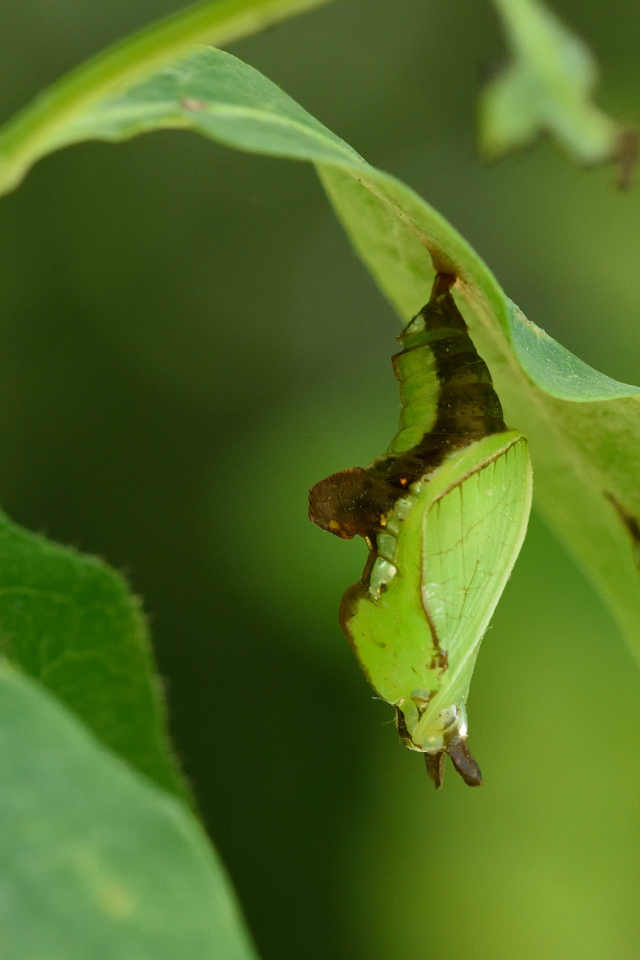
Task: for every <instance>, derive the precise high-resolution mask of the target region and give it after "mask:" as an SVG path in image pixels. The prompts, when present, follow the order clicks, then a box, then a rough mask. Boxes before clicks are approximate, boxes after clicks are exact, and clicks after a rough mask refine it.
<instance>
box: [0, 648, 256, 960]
mask: <svg viewBox="0 0 640 960" xmlns="http://www.w3.org/2000/svg"><path fill="white" fill-rule="evenodd" d="M0 769H1V770H2V790H0V822H1V823H2V830H0V931H1V942H2V947H1V955H2V958H3V960H116V958H118V960H255V953H254V950H253V947H252V945H251V944H250V942H249V940H248V938H247V936H246V934H245V933H244V930H243V927H242V922H241V919H240V916H239V913H238V910H237V906H236V903H235V900H234V897H233V894H232V893H231V891H230V889H229V885H228V882H227V879H226V876H225V874H224V871H223V869H222V867H221V865H220V864H219V862H218V861H217V859H216V856H215V854H214V852H213V851H212V850H211V847H210V846H209V844H208V842H207V839H206V837H205V835H204V833H203V831H202V828H201V827H200V825H199V824H198V823H197V821H196V820H195V818H194V817H193V815H192V814H191V813H190V812H189V811H188V810H187V808H186V807H185V806H184V804H182V803H181V802H180V801H179V800H177V799H176V798H175V797H172V796H171V795H170V794H168V793H166V792H165V791H164V790H160V789H159V788H158V787H156V786H155V785H153V784H152V783H150V782H149V781H148V780H147V779H146V778H145V777H141V776H139V775H138V774H136V773H135V772H134V771H132V770H131V769H130V768H129V767H128V766H127V765H126V764H124V763H123V762H122V761H120V760H119V759H118V758H117V757H116V756H114V755H113V754H112V753H110V752H109V751H107V750H105V749H104V748H103V747H102V746H101V745H100V744H99V743H98V741H97V740H96V739H95V738H94V737H93V736H92V735H90V734H89V733H88V732H87V731H86V729H85V728H84V727H82V726H81V724H80V723H78V722H77V720H76V719H75V718H74V717H73V716H72V714H71V713H70V712H69V711H68V710H66V709H65V708H64V707H62V706H61V705H60V704H59V703H57V702H56V701H55V699H54V698H53V697H52V696H51V695H50V694H48V693H47V692H46V691H44V690H43V689H42V688H41V687H40V686H39V685H38V684H36V683H35V682H34V681H32V680H29V679H28V678H26V677H24V676H22V675H21V674H19V673H18V671H16V670H14V669H13V668H11V667H9V666H8V665H7V664H6V662H5V661H3V660H2V658H0Z"/></svg>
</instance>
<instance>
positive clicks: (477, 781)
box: [445, 733, 482, 787]
mask: <svg viewBox="0 0 640 960" xmlns="http://www.w3.org/2000/svg"><path fill="white" fill-rule="evenodd" d="M445 749H446V751H447V753H448V754H449V756H450V757H451V762H452V763H453V765H454V767H455V768H456V770H457V771H458V773H459V774H460V776H461V777H462V779H463V780H464V782H465V783H466V784H467V785H468V786H470V787H481V786H482V771H481V769H480V767H479V766H478V764H477V763H476V761H475V760H474V758H473V754H472V753H471V751H470V750H469V747H468V746H467V738H466V737H461V736H460V734H459V733H458V734H455V735H454V736H453V737H451V739H450V740H449V742H448V743H447V745H446V747H445Z"/></svg>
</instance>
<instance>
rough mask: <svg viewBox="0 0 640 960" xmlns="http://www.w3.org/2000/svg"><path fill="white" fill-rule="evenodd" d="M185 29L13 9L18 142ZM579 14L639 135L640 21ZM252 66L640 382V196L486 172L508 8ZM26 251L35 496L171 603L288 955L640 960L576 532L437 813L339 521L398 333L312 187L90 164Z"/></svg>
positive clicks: (565, 336)
mask: <svg viewBox="0 0 640 960" xmlns="http://www.w3.org/2000/svg"><path fill="white" fill-rule="evenodd" d="M175 8H176V7H175V4H173V3H172V2H169V0H156V2H153V3H152V2H150V0H126V2H125V0H111V2H110V3H107V2H106V0H100V2H95V0H93V2H90V0H58V2H55V3H51V2H50V0H21V2H20V3H17V2H15V0H14V2H8V3H5V4H3V11H2V13H3V17H2V20H3V30H2V35H1V36H0V47H1V50H2V55H1V56H0V100H1V106H2V112H3V115H5V116H8V115H9V114H10V113H11V111H12V110H13V109H15V108H17V107H18V106H19V105H21V104H22V103H23V102H24V101H25V100H26V99H28V97H29V96H31V95H32V94H34V93H35V92H36V91H37V90H38V89H39V88H40V87H41V86H42V85H43V84H45V83H47V82H50V81H52V80H53V79H55V78H56V77H57V76H59V75H60V74H61V73H62V72H63V71H65V70H66V69H68V68H70V67H72V66H73V65H75V64H76V63H77V62H78V61H80V60H81V59H83V58H84V57H86V56H88V55H89V54H90V53H92V52H94V51H96V50H98V49H99V48H101V47H102V46H103V45H104V44H106V43H108V42H110V41H113V40H115V39H117V38H119V37H120V36H122V35H123V34H125V33H127V32H129V31H130V30H132V29H134V28H136V27H138V26H142V25H144V24H145V23H146V22H148V21H149V20H151V19H153V18H155V17H157V16H159V15H161V14H163V13H167V12H170V11H171V10H173V9H175ZM555 9H556V10H557V12H558V13H559V14H561V15H562V16H563V17H564V18H565V19H566V20H567V21H568V22H569V23H571V24H572V25H573V26H574V28H575V29H576V30H577V31H578V32H579V33H580V34H581V35H582V36H583V37H584V38H585V39H587V40H588V41H589V42H590V43H591V45H592V47H593V48H594V50H595V52H596V54H597V56H598V58H599V61H600V63H601V67H602V71H603V76H604V82H603V85H602V91H601V96H600V102H601V103H602V104H603V105H604V106H606V107H607V108H608V109H610V110H611V111H612V112H613V113H614V114H615V115H616V116H617V117H619V118H620V119H622V120H624V121H626V122H637V121H638V120H639V119H640V116H639V113H640V110H639V107H638V94H639V93H640V65H639V63H638V58H637V40H636V38H637V36H638V32H639V30H640V7H639V6H638V5H637V4H635V3H632V2H631V0H615V2H614V3H612V4H610V5H602V4H600V3H596V2H595V0H580V2H579V0H565V2H562V3H556V4H555ZM232 52H234V53H236V54H237V55H238V56H240V57H242V58H243V59H245V60H247V61H248V62H249V63H251V64H252V65H254V66H255V67H257V68H258V69H260V70H262V71H263V72H264V73H265V74H266V75H267V76H269V77H270V78H271V79H273V80H275V81H276V82H277V83H279V84H280V85H281V86H282V87H283V88H284V89H285V90H286V91H287V92H288V93H290V94H291V95H292V96H293V97H295V98H296V99H297V100H299V101H300V103H302V105H303V106H304V107H306V108H307V109H308V110H310V112H311V113H313V114H314V115H315V116H317V117H318V118H319V119H320V120H322V121H324V122H325V123H326V124H327V125H328V126H329V127H330V128H331V129H332V130H334V131H335V132H336V133H338V134H339V135H340V136H342V137H344V138H345V139H346V140H347V141H348V142H349V143H351V144H352V145H353V146H354V147H355V148H356V149H357V150H358V151H359V152H361V153H362V154H363V155H364V156H365V157H366V158H367V159H368V160H369V161H371V162H372V163H375V164H376V165H378V166H380V167H382V168H384V169H386V170H389V171H390V172H392V173H394V174H396V175H398V176H400V177H401V178H403V179H405V180H406V181H407V182H408V183H409V184H410V185H411V186H413V187H414V188H416V189H417V190H418V191H419V192H420V193H421V194H423V196H425V198H426V199H427V200H429V201H430V202H431V203H433V204H434V205H435V206H436V207H437V209H439V210H440V211H441V212H442V213H443V214H445V215H446V216H447V217H448V218H449V219H450V220H451V221H452V223H453V224H454V225H455V226H456V227H457V228H458V229H459V230H460V231H461V232H462V233H463V234H464V235H465V236H466V237H467V238H468V239H469V240H470V241H471V242H472V243H473V244H474V245H475V247H476V248H477V250H478V251H479V252H480V254H481V255H482V256H484V258H485V259H486V260H487V262H488V263H489V265H490V266H491V268H492V269H493V270H494V272H495V273H496V274H497V276H498V278H499V280H500V281H501V283H502V284H503V286H504V288H505V290H506V291H507V293H508V294H509V295H510V296H511V297H512V298H513V299H514V300H515V301H516V302H517V303H518V304H519V305H520V306H521V307H522V308H523V309H524V311H525V312H526V313H527V314H528V315H529V316H530V317H531V319H533V320H535V321H536V322H537V323H538V324H540V325H542V326H544V327H545V328H546V329H547V331H548V332H549V333H551V334H552V335H553V336H555V337H556V338H557V339H559V340H560V341H561V342H562V343H564V344H565V346H567V347H569V348H570V349H572V350H573V351H575V352H576V353H578V354H579V356H581V357H582V358H583V359H584V360H586V361H588V362H589V363H591V364H593V365H594V366H596V367H598V368H599V369H601V370H603V371H604V372H606V373H608V374H609V375H611V376H613V377H616V378H618V379H621V380H623V381H627V382H631V383H634V382H635V383H640V326H639V325H638V322H637V307H636V304H637V303H638V302H640V270H639V269H638V254H639V252H640V227H639V214H640V190H639V189H638V188H636V190H635V191H633V192H631V193H630V194H626V195H624V194H619V193H617V192H616V191H615V189H614V187H613V183H612V181H613V176H612V173H611V171H608V170H599V171H595V172H589V173H586V172H584V171H580V170H578V169H576V168H575V167H574V166H572V165H571V164H570V163H569V162H568V161H566V160H565V159H564V158H563V157H562V156H560V155H559V154H558V153H557V151H556V150H555V149H554V148H553V147H552V146H550V145H549V144H546V143H542V144H540V145H538V146H537V147H536V148H535V149H534V150H532V151H529V152H528V153H526V154H524V155H521V156H517V157H514V158H511V159H508V160H506V161H504V162H502V163H500V164H498V165H496V166H492V167H487V166H486V165H484V164H482V163H481V162H480V161H479V160H478V159H477V157H476V154H475V148H474V137H475V115H474V112H475V103H476V98H477V93H478V89H479V86H480V84H481V82H482V78H483V77H484V76H486V75H487V73H488V72H490V71H491V70H492V69H494V68H495V67H496V66H497V65H499V63H500V62H501V60H502V58H503V57H504V48H503V45H502V43H501V40H500V36H499V33H498V30H497V26H496V23H495V22H494V18H493V14H492V11H491V9H490V8H489V5H488V4H487V3H485V2H481V0H463V2H458V3H456V4H451V3H450V2H448V0H393V2H389V0H339V2H337V3H334V4H332V5H329V6H328V7H326V8H323V9H320V10H318V11H316V12H314V13H312V14H308V15H306V16H304V17H300V18H299V19H296V20H293V21H289V22H287V23H285V24H284V25H281V26H279V27H277V28H275V29H273V30H270V31H269V32H267V33H265V34H262V35H259V36H256V37H253V38H251V39H249V40H245V41H243V42H242V43H237V44H235V45H234V47H232ZM0 251H1V252H0V304H1V306H0V446H1V448H2V458H1V459H0V502H1V503H2V506H3V507H4V508H5V509H6V510H7V511H8V512H9V514H10V515H11V516H12V517H13V519H15V520H17V521H19V522H21V523H23V524H25V525H26V526H28V527H30V528H32V529H36V530H39V531H43V532H46V533H47V534H48V535H49V536H51V537H53V538H55V539H56V540H58V541H61V542H62V543H72V544H74V545H76V546H77V547H79V548H80V549H82V550H84V551H87V552H91V553H97V554H100V555H101V556H103V557H105V558H107V559H108V560H109V561H110V562H112V563H113V564H115V565H116V566H117V567H119V568H120V569H123V570H125V572H126V573H127V575H128V576H129V578H130V580H131V582H132V584H133V587H134V589H135V590H136V592H138V593H140V594H141V595H142V596H143V597H144V601H145V605H146V609H147V610H148V612H149V615H150V618H151V622H152V627H153V631H154V636H155V643H156V650H157V655H158V660H159V663H160V669H161V672H162V675H163V677H164V678H165V680H166V689H167V698H168V702H169V707H170V713H171V723H172V728H173V732H174V735H175V739H176V742H177V744H178V749H179V752H180V755H181V757H182V759H183V762H184V764H185V767H186V769H187V771H188V774H189V776H190V778H191V780H192V783H193V785H194V788H195V790H196V791H197V794H198V797H199V800H200V803H201V808H202V810H203V813H204V816H205V818H206V822H207V824H208V826H209V828H210V830H211V833H212V835H213V836H214V838H215V840H216V842H217V844H218V846H219V848H220V850H221V852H222V854H223V856H224V858H225V861H226V863H227V865H228V867H229V870H230V872H231V874H232V877H233V880H234V882H235V884H236V887H237V890H238V892H239V895H240V897H241V899H242V902H243V905H244V909H245V911H246V914H247V917H248V920H249V923H250V926H251V929H252V931H253V933H254V935H255V938H256V940H257V943H258V946H259V948H260V950H261V952H262V956H263V958H264V960H327V958H334V960H346V958H349V960H453V958H460V957H463V958H465V960H485V958H487V960H489V958H491V960H534V958H535V960H542V958H543V960H556V958H557V960H561V958H562V960H573V958H576V960H577V958H580V960H627V958H628V960H632V958H633V960H636V958H637V956H638V939H639V936H638V935H639V933H640V930H639V927H640V911H639V910H638V897H639V894H640V879H639V877H638V873H639V867H638V864H639V863H640V742H639V737H638V732H639V731H640V699H639V697H638V694H639V693H640V672H639V671H638V668H637V666H636V665H635V664H634V663H633V662H632V660H631V657H630V656H629V655H628V653H627V651H626V650H625V648H624V647H623V645H622V641H621V640H620V638H619V636H618V634H617V632H616V629H615V627H614V626H613V624H612V622H611V620H610V618H609V616H608V614H607V612H606V611H605V609H604V608H603V606H602V605H601V603H600V602H599V601H598V599H597V598H596V596H595V595H594V594H593V592H592V590H591V589H590V587H589V586H588V584H587V583H586V582H585V581H584V579H583V578H582V576H581V574H580V573H579V572H578V571H577V570H576V569H575V567H574V566H573V565H572V564H571V562H570V561H569V560H568V559H567V557H566V555H565V554H564V553H563V551H562V549H561V547H560V546H559V545H558V544H557V543H556V542H555V541H554V539H553V538H552V536H551V535H550V533H549V532H548V531H547V530H546V529H545V528H544V527H543V525H542V524H541V523H540V522H539V521H538V520H537V519H536V518H534V520H533V522H532V524H531V530H530V535H529V537H528V540H527V543H526V545H525V548H524V550H523V554H522V557H521V559H520V561H519V562H518V564H517V567H516V570H515V573H514V575H513V578H512V580H511V582H510V584H509V586H508V588H507V591H506V594H505V597H504V600H503V602H502V603H501V605H500V607H499V609H498V613H497V615H496V618H495V623H494V626H493V627H492V629H491V630H490V632H489V634H488V636H487V638H486V641H485V645H484V647H483V650H482V654H481V656H480V660H479V665H478V668H477V671H476V676H475V679H474V683H473V686H472V695H471V700H470V724H471V738H470V743H471V746H472V749H473V751H474V753H475V755H476V756H477V757H478V759H479V761H480V764H481V766H482V769H483V771H484V775H485V786H483V788H482V789H481V790H478V791H471V790H469V789H468V788H466V787H465V786H464V785H463V784H462V782H461V781H460V780H459V779H458V778H457V777H455V775H454V774H453V772H452V770H451V768H449V770H448V775H447V778H446V781H445V786H444V789H443V790H442V791H441V792H440V793H439V794H437V795H436V794H435V792H434V791H433V788H432V785H431V784H430V782H429V781H428V780H427V778H426V774H425V771H424V764H423V763H422V762H421V760H420V758H419V757H417V756H416V755H413V754H410V753H409V752H408V751H406V750H404V749H403V748H401V747H400V746H399V745H398V740H397V736H396V734H395V731H394V728H393V726H392V725H391V723H390V721H391V719H392V718H391V716H390V711H389V710H388V708H386V707H385V705H384V704H381V703H379V702H378V701H375V700H373V699H372V695H371V691H370V690H369V688H368V687H367V684H366V683H365V681H364V679H363V678H362V677H361V676H360V674H359V671H358V668H357V665H356V664H355V662H354V660H353V659H352V656H351V653H350V651H349V649H348V647H347V644H346V642H345V640H344V639H343V637H342V635H341V633H340V630H339V628H338V625H337V605H338V601H339V598H340V595H341V593H342V591H343V589H344V588H345V587H346V586H347V585H348V584H349V583H351V582H352V581H353V580H355V579H357V577H358V575H359V573H360V567H361V565H362V563H363V559H364V548H363V546H362V544H346V543H342V542H339V541H338V540H336V539H334V538H332V537H328V536H326V535H323V534H322V533H321V532H320V531H319V530H318V529H317V528H314V527H312V525H311V524H309V523H308V521H307V519H306V492H307V488H308V487H309V486H310V485H311V484H312V483H314V482H315V481H317V480H319V479H321V478H322V477H324V476H325V475H327V474H328V473H330V472H332V471H334V470H337V469H340V468H342V467H346V466H350V465H353V464H356V463H357V464H364V463H366V462H367V461H368V460H369V459H371V458H372V457H373V456H375V455H377V454H379V453H380V452H381V451H382V450H383V449H384V447H385V446H386V443H387V441H388V439H389V437H390V436H391V435H392V433H393V432H394V429H395V425H396V421H397V413H398V398H397V390H396V384H395V381H394V380H393V376H392V373H391V367H390V364H389V356H390V354H391V353H392V352H393V350H394V346H395V341H394V337H395V335H396V334H397V332H398V331H399V323H398V320H397V318H395V317H394V315H393V313H392V311H391V309H390V307H389V306H388V305H387V304H386V303H385V302H384V300H383V298H382V297H381V295H380V294H379V292H378V291H377V290H376V288H375V287H374V285H373V283H372V281H371V280H370V279H369V277H368V275H367V274H366V272H365V270H364V268H363V267H362V266H361V265H360V263H359V262H358V260H357V259H356V257H355V256H354V254H353V253H352V252H351V250H350V248H349V246H348V244H347V242H346V240H345V238H344V236H343V234H342V233H341V229H340V227H339V226H338V224H337V223H336V222H335V220H334V218H333V215H332V213H331V211H330V209H329V207H328V205H327V203H326V201H325V199H324V197H323V195H322V192H321V189H320V187H319V185H318V183H317V181H316V180H315V177H314V174H313V171H312V170H311V169H310V168H308V167H306V166H304V165H299V164H294V163H291V162H286V161H280V160H273V159H265V158H262V157H253V156H249V155H244V154H240V153H234V152H232V151H229V150H226V149H224V148H221V147H219V146H216V145H214V144H212V143H210V142H207V141H205V140H203V139H198V138H197V137H195V136H193V135H191V134H183V133H178V132H170V133H169V132H167V133H162V134H155V135H153V136H148V137H143V138H140V139H138V140H134V141H132V142H130V143H128V144H124V145H122V146H118V147H114V146H108V145H104V144H88V145H83V146H79V147H74V148H72V149H69V150H65V151H63V152H62V153H60V154H57V155H54V156H53V157H51V158H49V159H47V160H46V161H44V162H42V163H40V164H39V165H38V166H37V167H36V169H35V170H34V171H33V172H32V173H31V174H30V175H29V177H28V179H27V181H26V182H25V184H24V185H23V186H22V187H21V189H20V190H19V191H18V192H17V193H15V194H13V195H11V196H9V197H7V198H6V199H4V200H3V202H2V210H1V212H0ZM507 414H508V411H507ZM507 419H508V416H507ZM511 425H512V426H514V427H517V426H518V424H517V423H512V424H511Z"/></svg>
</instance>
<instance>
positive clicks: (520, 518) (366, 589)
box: [309, 274, 531, 787]
mask: <svg viewBox="0 0 640 960" xmlns="http://www.w3.org/2000/svg"><path fill="white" fill-rule="evenodd" d="M454 282H455V277H453V276H449V275H446V274H439V275H438V276H437V277H436V280H435V283H434V286H433V290H432V293H431V299H430V300H429V303H428V304H427V305H426V306H425V307H424V308H423V309H422V310H421V311H420V313H419V314H418V315H417V316H416V317H414V318H413V320H411V321H410V322H409V323H408V324H407V326H406V327H405V329H404V331H403V332H402V334H401V335H400V337H399V338H398V339H399V341H400V343H401V345H402V347H403V349H402V351H401V352H400V353H398V354H396V355H395V356H394V357H393V367H394V370H395V374H396V376H397V378H398V380H399V381H400V395H401V399H402V413H401V416H400V429H399V431H398V433H397V434H396V436H395V437H394V438H393V440H392V441H391V443H390V445H389V448H388V450H387V452H386V454H385V455H384V456H383V457H379V458H378V459H377V460H374V461H373V463H371V464H370V465H369V466H368V467H366V469H363V468H362V467H353V468H351V469H349V470H343V471H341V472H340V473H336V474H333V475H332V476H330V477H327V479H326V480H323V481H321V483H318V484H316V486H315V487H313V488H312V490H311V491H310V493H309V516H310V518H311V520H313V521H314V523H317V524H318V525H319V526H320V527H322V528H323V529H324V530H329V531H330V532H331V533H334V534H335V535H336V536H338V537H342V538H343V539H351V538H352V537H354V536H355V535H356V534H359V535H360V536H362V537H364V539H365V540H366V542H367V544H368V546H369V557H368V559H367V563H366V566H365V569H364V572H363V574H362V579H361V580H360V581H359V582H358V583H356V584H354V585H353V586H352V587H350V588H349V589H348V590H347V592H346V593H345V595H344V597H343V599H342V604H341V607H340V623H341V626H342V629H343V630H344V632H345V634H346V635H347V637H348V639H349V641H350V643H351V645H352V646H353V649H354V650H355V653H356V655H357V657H358V660H359V661H360V665H361V667H362V669H363V670H364V673H365V674H366V676H367V678H368V679H369V682H370V683H371V685H372V686H373V688H374V689H375V691H376V692H377V693H378V695H379V696H380V697H382V698H383V699H384V700H386V701H387V702H388V703H390V704H392V705H393V706H394V707H395V710H396V721H397V726H398V731H399V733H400V736H401V738H402V740H403V741H404V743H405V744H406V746H408V747H409V748H410V749H411V750H418V751H420V752H422V753H424V755H425V760H426V764H427V772H428V774H429V776H430V777H431V779H432V780H433V781H434V783H435V784H436V787H439V786H440V785H441V783H442V776H443V772H444V755H445V753H448V754H449V756H450V757H451V760H452V762H453V765H454V767H455V768H456V770H457V771H458V773H459V774H460V775H461V776H462V778H463V779H464V781H465V782H466V783H468V784H469V785H470V786H477V785H479V784H480V783H482V774H481V772H480V768H479V767H478V765H477V763H476V762H475V760H474V759H473V757H472V755H471V753H470V752H469V749H468V747H467V715H466V701H467V695H468V692H469V684H470V682H471V675H472V673H473V667H474V664H475V659H476V656H477V653H478V648H479V646H480V642H481V640H482V637H483V635H484V633H485V631H486V629H487V627H488V625H489V621H490V619H491V616H492V615H493V611H494V610H495V607H496V604H497V603H498V600H499V599H500V596H501V594H502V591H503V590H504V587H505V584H506V582H507V580H508V578H509V575H510V573H511V570H512V567H513V564H514V563H515V561H516V558H517V556H518V553H519V552H520V547H521V546H522V542H523V540H524V536H525V533H526V529H527V522H528V519H529V511H530V509H531V463H530V460H529V452H528V449H527V441H526V439H525V437H523V436H522V434H521V433H518V432H517V431H515V430H508V429H507V427H506V425H505V423H504V421H503V419H502V407H501V406H500V401H499V399H498V397H497V395H496V392H495V390H494V389H493V384H492V383H491V376H490V374H489V370H488V368H487V366H486V364H485V362H484V361H483V360H481V359H480V357H479V356H478V354H477V352H476V349H475V347H474V345H473V343H472V341H471V338H470V337H469V334H468V332H467V327H466V324H465V322H464V319H463V317H462V315H461V314H460V312H459V310H458V308H457V306H456V304H455V301H454V299H453V297H452V296H451V293H450V288H451V287H452V285H453V283H454Z"/></svg>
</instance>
